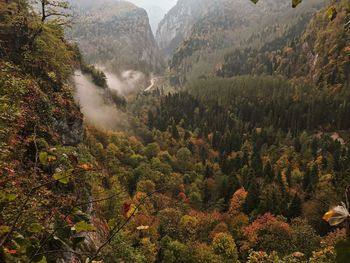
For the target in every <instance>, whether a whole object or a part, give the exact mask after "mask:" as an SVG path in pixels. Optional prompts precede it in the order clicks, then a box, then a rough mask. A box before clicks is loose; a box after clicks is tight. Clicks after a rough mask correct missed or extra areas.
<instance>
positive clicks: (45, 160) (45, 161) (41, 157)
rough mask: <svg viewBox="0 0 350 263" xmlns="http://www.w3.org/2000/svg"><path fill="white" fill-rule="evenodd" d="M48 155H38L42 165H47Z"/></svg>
mask: <svg viewBox="0 0 350 263" xmlns="http://www.w3.org/2000/svg"><path fill="white" fill-rule="evenodd" d="M48 156H49V155H48V153H47V152H40V153H39V161H40V163H41V164H42V165H47V164H48V160H47V158H48Z"/></svg>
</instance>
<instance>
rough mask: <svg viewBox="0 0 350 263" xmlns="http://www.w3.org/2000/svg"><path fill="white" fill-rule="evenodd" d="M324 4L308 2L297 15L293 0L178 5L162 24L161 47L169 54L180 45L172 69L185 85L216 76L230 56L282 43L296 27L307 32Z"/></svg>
mask: <svg viewBox="0 0 350 263" xmlns="http://www.w3.org/2000/svg"><path fill="white" fill-rule="evenodd" d="M204 2H205V1H204ZM324 3H325V1H318V0H315V1H308V2H305V3H303V6H301V7H300V8H298V9H292V8H290V1H288V0H283V1H272V0H266V1H260V2H259V3H258V4H257V5H254V4H252V3H251V2H250V1H246V0H238V1H233V0H215V1H208V3H203V1H197V0H192V1H186V2H185V1H179V3H178V4H177V6H176V7H174V8H173V9H172V10H171V11H170V12H169V14H168V15H167V16H166V18H165V19H164V21H163V22H161V24H160V26H159V30H158V34H157V41H158V43H159V46H160V48H161V50H162V51H163V52H165V53H167V54H171V53H172V51H173V50H174V49H175V48H176V45H178V43H181V44H180V46H179V47H178V48H177V50H176V51H175V53H174V54H173V56H172V58H171V61H170V67H171V68H172V69H173V71H174V72H180V74H179V75H181V77H183V78H184V79H191V78H197V77H199V76H201V75H203V74H204V75H208V74H209V73H212V72H213V71H214V68H215V65H216V64H218V63H220V62H221V61H222V60H223V57H224V54H225V53H227V52H229V51H230V50H234V49H236V48H238V47H242V48H245V47H252V48H255V49H257V48H260V47H261V46H263V45H264V44H265V43H268V42H270V41H273V40H274V39H276V38H281V37H283V36H284V35H285V34H286V33H287V32H288V31H290V30H291V29H293V28H294V27H295V25H297V24H298V27H299V28H304V27H305V26H306V24H307V20H308V19H309V18H310V17H311V15H312V14H313V13H314V12H315V11H316V10H318V9H319V8H320V7H322V6H323V4H324ZM183 17H185V19H183ZM293 30H294V29H293ZM302 30H303V29H301V31H302ZM301 31H300V32H301Z"/></svg>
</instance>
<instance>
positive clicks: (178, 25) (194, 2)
mask: <svg viewBox="0 0 350 263" xmlns="http://www.w3.org/2000/svg"><path fill="white" fill-rule="evenodd" d="M202 2H205V3H203V5H201V3H202ZM210 2H211V1H207V0H205V1H200V0H191V1H185V0H179V1H178V2H177V4H176V5H175V6H174V7H173V8H172V9H171V10H170V11H169V12H168V13H167V14H166V15H165V17H164V18H163V20H162V21H161V22H160V23H159V26H158V29H157V33H156V40H157V43H158V45H159V48H160V50H161V51H162V53H163V55H165V56H166V57H169V56H171V55H172V53H173V52H174V51H175V49H176V48H177V47H178V46H179V44H180V43H181V42H182V41H183V40H184V39H185V38H186V37H187V36H188V34H189V32H190V30H191V27H192V25H193V24H194V23H195V21H196V20H197V19H199V17H200V16H201V13H202V12H204V10H205V6H206V5H208V4H210Z"/></svg>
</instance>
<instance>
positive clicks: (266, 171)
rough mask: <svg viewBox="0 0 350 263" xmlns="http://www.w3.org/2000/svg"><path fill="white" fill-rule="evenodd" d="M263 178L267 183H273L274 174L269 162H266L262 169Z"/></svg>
mask: <svg viewBox="0 0 350 263" xmlns="http://www.w3.org/2000/svg"><path fill="white" fill-rule="evenodd" d="M264 177H265V180H266V181H267V182H268V183H272V182H273V179H274V177H275V174H274V172H273V169H272V166H271V163H270V162H267V164H266V165H265V167H264Z"/></svg>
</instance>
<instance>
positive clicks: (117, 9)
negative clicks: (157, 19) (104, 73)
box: [69, 1, 163, 72]
mask: <svg viewBox="0 0 350 263" xmlns="http://www.w3.org/2000/svg"><path fill="white" fill-rule="evenodd" d="M76 10H77V11H76V12H77V14H78V19H77V21H76V24H75V25H74V26H73V29H72V31H71V32H70V33H69V35H70V36H71V37H72V38H73V39H74V40H75V41H77V42H78V43H79V46H80V48H81V50H82V52H83V54H84V56H85V57H86V59H87V61H88V62H89V63H99V64H103V65H105V66H107V67H109V68H111V69H112V70H113V71H116V72H117V71H122V70H128V69H134V70H140V71H144V72H158V71H160V70H162V68H163V60H162V58H161V56H160V54H159V51H158V47H157V44H156V42H155V40H154V37H153V33H152V30H151V27H150V25H149V19H148V16H147V13H146V11H145V10H144V9H141V8H138V7H136V6H135V5H133V4H131V3H128V2H124V1H118V2H110V3H103V2H102V3H99V4H98V3H97V4H96V3H95V4H93V5H85V6H84V7H81V8H78V9H76Z"/></svg>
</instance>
